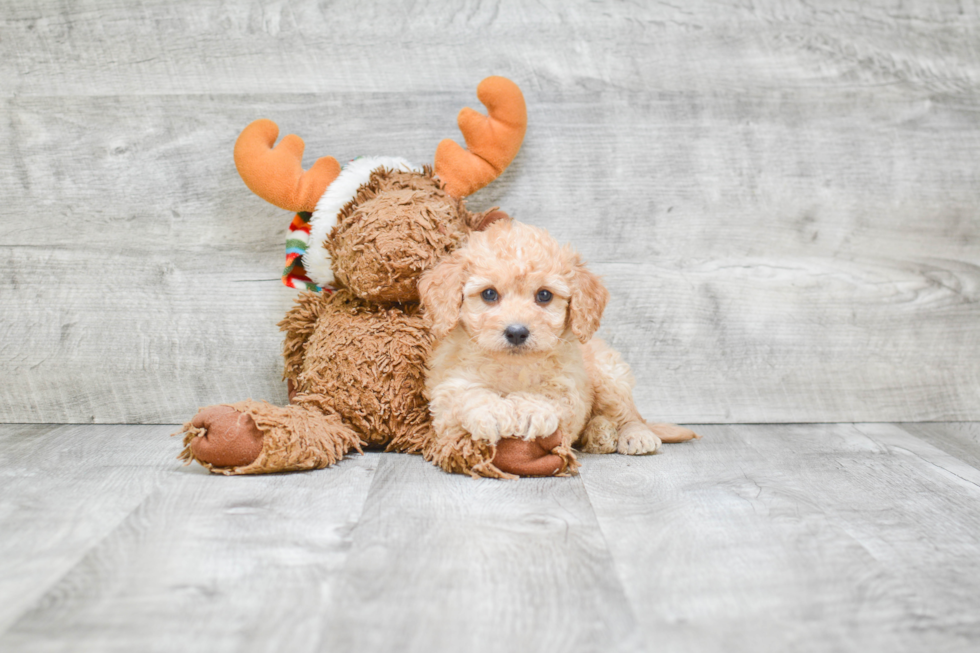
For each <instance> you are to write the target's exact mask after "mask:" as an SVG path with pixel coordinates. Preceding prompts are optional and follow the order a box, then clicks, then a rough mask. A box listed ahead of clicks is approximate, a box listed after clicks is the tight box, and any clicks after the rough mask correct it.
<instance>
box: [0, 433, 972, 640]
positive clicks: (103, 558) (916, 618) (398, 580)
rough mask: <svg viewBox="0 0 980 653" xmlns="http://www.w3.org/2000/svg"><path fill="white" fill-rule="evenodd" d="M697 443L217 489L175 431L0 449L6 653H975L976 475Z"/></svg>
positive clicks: (890, 442) (943, 465)
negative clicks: (191, 461)
mask: <svg viewBox="0 0 980 653" xmlns="http://www.w3.org/2000/svg"><path fill="white" fill-rule="evenodd" d="M939 426H940V425H935V424H933V425H930V428H929V429H928V430H929V432H931V433H935V432H937V431H939V430H940V429H939V428H938V427H939ZM948 426H949V429H950V430H951V432H952V431H955V432H962V430H963V429H964V428H968V429H973V431H974V432H975V429H976V427H977V424H976V423H971V424H969V425H948ZM696 428H697V430H698V431H699V432H701V433H703V434H704V438H703V439H702V440H699V441H696V442H691V443H686V444H682V445H668V446H666V447H664V449H663V451H662V453H660V454H658V455H656V456H647V457H625V456H619V455H609V456H590V455H583V457H582V460H583V468H582V474H581V475H580V476H578V477H573V478H567V479H523V480H519V481H515V482H501V481H495V480H489V479H470V478H468V477H462V476H453V475H448V474H445V473H443V472H441V471H440V470H438V469H436V468H435V467H434V466H432V465H429V464H428V463H425V462H424V461H422V460H421V459H420V458H419V457H416V456H407V455H398V454H380V453H368V454H366V455H363V456H352V457H349V458H348V459H346V460H344V461H342V462H341V463H340V464H338V465H337V466H335V467H332V468H329V469H325V470H319V471H316V472H310V473H300V474H278V475H269V476H260V477H221V476H210V475H208V474H206V473H205V472H204V471H203V469H201V468H200V467H198V466H190V467H182V466H180V464H179V463H178V462H177V461H176V460H175V459H174V457H173V455H174V454H175V453H176V451H177V450H178V449H179V443H178V442H177V441H176V440H175V439H168V438H167V437H166V435H165V434H166V432H167V431H169V430H170V427H161V426H102V425H84V426H71V427H67V426H61V427H57V426H50V425H7V426H3V427H0V554H2V555H0V650H2V651H5V652H6V651H18V652H19V651H72V652H76V651H81V652H87V651H100V652H102V651H174V650H180V651H186V652H187V653H195V652H196V651H268V652H273V651H291V652H295V653H305V652H307V651H310V652H312V651H324V650H329V651H333V650H338V651H343V650H352V651H354V650H356V651H364V652H365V653H373V652H375V651H378V652H380V651H391V650H399V651H426V652H427V653H442V652H443V651H447V652H448V651H473V652H476V653H479V652H482V651H508V652H509V651H552V650H554V651H641V650H645V651H659V650H669V651H697V652H699V653H704V652H711V651H730V652H734V653H739V652H741V651H752V652H753V653H758V652H763V653H764V652H767V651H773V652H776V651H780V652H781V651H788V650H793V651H796V650H802V651H813V652H823V651H827V652H831V651H834V652H837V651H861V652H862V653H877V652H879V651H880V652H882V653H885V652H887V653H893V652H902V651H944V652H945V651H953V652H956V651H964V652H966V651H974V650H976V649H977V647H978V645H980V616H978V615H980V580H978V579H980V542H978V540H977V536H976V534H977V532H980V531H978V529H980V469H978V468H977V467H975V466H973V465H971V464H969V462H968V461H966V460H965V459H964V458H963V457H962V456H954V455H951V454H950V453H947V452H946V451H944V450H942V449H940V448H937V447H936V446H933V445H932V444H931V443H930V439H929V437H915V436H912V435H910V433H909V431H908V430H907V429H908V428H909V427H908V426H904V427H900V426H899V425H893V424H836V425H828V424H820V425H814V424H810V425H738V426H698V427H696ZM967 439H969V438H967ZM971 442H972V441H971ZM961 446H962V447H963V450H964V451H967V450H969V451H972V452H973V455H976V454H977V452H978V451H980V447H978V446H977V445H976V444H975V443H972V444H971V443H970V442H966V441H964V442H963V443H962V445H961Z"/></svg>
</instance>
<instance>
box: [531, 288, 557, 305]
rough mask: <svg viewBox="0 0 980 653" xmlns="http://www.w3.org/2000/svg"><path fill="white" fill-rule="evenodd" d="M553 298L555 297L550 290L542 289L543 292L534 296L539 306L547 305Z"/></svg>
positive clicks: (540, 291)
mask: <svg viewBox="0 0 980 653" xmlns="http://www.w3.org/2000/svg"><path fill="white" fill-rule="evenodd" d="M553 296H554V295H552V294H551V291H550V290H545V289H543V288H542V289H541V290H539V291H538V294H537V295H535V296H534V301H536V302H537V303H539V304H547V303H548V302H550V301H551V298H552V297H553Z"/></svg>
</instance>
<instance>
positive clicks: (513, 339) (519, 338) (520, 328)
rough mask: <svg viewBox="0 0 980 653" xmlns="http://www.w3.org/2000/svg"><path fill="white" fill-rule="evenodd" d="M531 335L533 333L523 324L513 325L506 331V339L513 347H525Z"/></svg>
mask: <svg viewBox="0 0 980 653" xmlns="http://www.w3.org/2000/svg"><path fill="white" fill-rule="evenodd" d="M529 335H531V332H530V331H528V330H527V327H526V326H524V325H523V324H511V325H510V326H509V327H507V328H506V329H504V337H505V338H507V342H509V343H510V344H512V345H523V344H524V341H525V340H527V337H528V336H529Z"/></svg>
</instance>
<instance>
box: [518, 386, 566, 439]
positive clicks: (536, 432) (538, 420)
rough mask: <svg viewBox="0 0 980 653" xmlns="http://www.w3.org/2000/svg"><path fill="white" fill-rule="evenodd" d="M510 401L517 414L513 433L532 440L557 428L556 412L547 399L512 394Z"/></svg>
mask: <svg viewBox="0 0 980 653" xmlns="http://www.w3.org/2000/svg"><path fill="white" fill-rule="evenodd" d="M511 401H513V402H514V408H515V412H516V415H517V430H516V431H515V432H514V433H513V435H517V436H519V437H522V438H524V439H525V440H533V439H534V438H544V437H547V436H549V435H551V434H552V433H554V432H555V431H557V430H558V412H557V411H556V410H555V409H554V407H553V406H552V405H551V403H549V402H548V401H546V400H541V399H537V398H535V397H516V396H513V395H512V396H511Z"/></svg>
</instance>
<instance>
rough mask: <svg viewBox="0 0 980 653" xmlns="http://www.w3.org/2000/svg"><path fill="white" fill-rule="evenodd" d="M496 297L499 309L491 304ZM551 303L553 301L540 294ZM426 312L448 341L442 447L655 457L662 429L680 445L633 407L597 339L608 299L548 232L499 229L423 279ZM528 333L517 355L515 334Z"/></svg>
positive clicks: (623, 377)
mask: <svg viewBox="0 0 980 653" xmlns="http://www.w3.org/2000/svg"><path fill="white" fill-rule="evenodd" d="M488 289H492V290H494V291H495V292H496V294H497V298H496V299H494V300H492V301H490V300H487V299H486V298H485V297H484V296H483V292H484V291H485V290H488ZM542 290H546V291H549V292H550V293H551V298H550V299H549V300H548V301H539V299H538V298H539V295H538V293H539V292H540V291H542ZM419 292H420V295H421V298H422V303H423V306H424V307H425V310H426V314H427V316H428V318H429V320H430V324H431V325H432V332H433V335H434V336H435V337H437V338H439V339H440V340H439V341H438V344H437V345H436V346H435V349H434V350H433V354H432V358H431V360H430V363H429V368H428V373H427V377H426V392H427V394H428V397H429V400H430V411H431V413H432V418H433V428H434V431H435V434H434V438H435V439H436V440H440V439H450V440H453V439H458V435H457V434H459V433H465V434H468V436H469V437H471V438H472V439H473V440H474V441H476V442H479V443H485V444H486V445H490V446H493V445H495V444H496V443H497V442H498V441H499V440H500V439H501V438H504V437H515V436H516V437H522V438H526V439H532V438H538V437H544V436H548V435H551V434H552V433H554V432H555V430H556V429H560V430H561V432H562V433H563V434H564V438H565V439H564V441H563V446H564V448H565V449H566V450H567V451H568V453H569V455H570V454H571V450H570V449H568V447H569V445H578V446H579V447H581V448H582V449H584V450H585V451H588V452H594V453H610V452H611V451H619V452H620V453H625V454H647V453H654V452H655V451H656V450H657V448H658V447H659V446H660V444H661V438H660V437H658V435H657V433H656V432H655V430H654V428H653V427H657V428H660V427H663V428H661V429H660V430H661V431H662V432H663V433H664V434H666V435H668V436H669V437H670V439H672V440H674V441H676V440H681V439H689V438H691V437H696V436H695V435H694V433H692V432H690V431H688V430H687V429H682V428H681V427H673V426H669V425H649V424H647V423H646V422H645V421H644V420H643V418H642V417H641V416H640V413H639V411H638V410H637V408H636V405H635V403H634V402H633V394H632V388H633V384H634V382H633V377H632V374H631V373H630V369H629V366H627V365H626V363H625V362H623V360H622V358H621V357H620V356H619V354H618V353H617V352H615V351H614V350H612V349H611V348H609V347H608V346H607V345H606V344H605V343H603V342H602V341H601V340H598V339H596V338H593V335H594V334H595V331H596V329H598V327H599V322H600V319H601V317H602V312H603V310H604V309H605V306H606V303H607V301H608V299H609V293H608V291H607V290H606V288H605V286H604V285H603V284H602V282H601V280H600V279H599V278H598V277H597V276H596V275H594V274H593V273H592V272H590V271H589V270H588V269H587V268H586V266H585V264H584V263H583V262H582V260H581V258H580V257H579V255H578V254H577V253H576V252H575V251H574V250H572V249H571V248H570V247H568V246H565V247H561V246H560V245H559V244H558V243H557V242H556V241H555V240H554V239H553V238H551V237H550V236H549V235H548V233H547V232H546V231H544V230H543V229H539V228H535V227H531V226H528V225H524V224H520V223H517V222H512V221H500V222H497V223H495V224H494V225H492V226H491V227H490V228H489V229H487V231H485V232H482V233H477V234H474V235H473V236H472V237H471V238H470V239H469V241H468V242H467V243H466V245H465V246H463V247H462V248H460V249H457V250H456V251H455V252H454V253H453V254H452V255H450V256H449V257H447V258H446V259H444V260H443V261H442V262H441V263H440V264H439V265H437V266H436V267H435V268H433V269H432V270H430V271H429V272H427V273H426V274H424V275H423V277H422V279H421V281H420V283H419ZM512 325H520V326H524V327H526V328H527V330H528V331H529V336H528V337H527V339H526V341H524V342H523V343H520V344H516V345H515V344H513V343H511V342H510V341H508V339H507V337H506V335H505V330H506V329H507V327H508V326H512Z"/></svg>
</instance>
